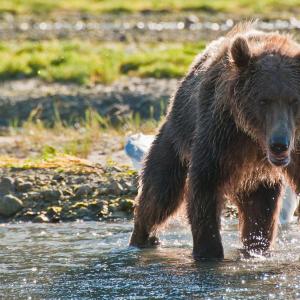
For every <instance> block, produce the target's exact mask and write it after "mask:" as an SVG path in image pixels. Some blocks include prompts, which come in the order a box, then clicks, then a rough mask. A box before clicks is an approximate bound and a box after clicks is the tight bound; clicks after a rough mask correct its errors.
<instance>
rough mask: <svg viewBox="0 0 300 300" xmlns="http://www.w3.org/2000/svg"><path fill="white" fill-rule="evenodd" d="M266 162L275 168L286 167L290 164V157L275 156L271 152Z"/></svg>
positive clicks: (286, 155) (284, 155)
mask: <svg viewBox="0 0 300 300" xmlns="http://www.w3.org/2000/svg"><path fill="white" fill-rule="evenodd" d="M268 160H269V162H270V163H271V164H272V165H274V166H276V167H286V166H287V165H288V164H289V163H290V156H289V154H288V153H285V154H280V155H276V154H274V153H272V152H269V153H268Z"/></svg>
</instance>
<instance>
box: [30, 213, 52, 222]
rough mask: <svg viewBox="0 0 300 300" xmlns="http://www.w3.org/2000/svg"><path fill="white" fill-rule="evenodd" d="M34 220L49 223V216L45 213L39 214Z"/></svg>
mask: <svg viewBox="0 0 300 300" xmlns="http://www.w3.org/2000/svg"><path fill="white" fill-rule="evenodd" d="M32 222H34V223H48V222H49V218H48V217H47V216H45V215H44V214H40V215H37V216H35V217H34V218H33V220H32Z"/></svg>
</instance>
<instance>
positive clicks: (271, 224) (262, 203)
mask: <svg viewBox="0 0 300 300" xmlns="http://www.w3.org/2000/svg"><path fill="white" fill-rule="evenodd" d="M282 190H283V187H282V183H281V182H278V183H276V184H274V185H270V184H268V183H260V184H259V186H258V187H257V188H256V190H255V191H252V192H243V193H239V194H238V195H237V200H238V202H237V204H238V209H239V219H240V229H241V236H242V242H243V244H244V248H245V250H246V251H247V252H257V253H264V252H266V251H267V250H268V249H269V248H270V246H271V245H272V242H273V240H274V238H275V236H276V232H277V225H278V218H279V212H280V200H281V197H282Z"/></svg>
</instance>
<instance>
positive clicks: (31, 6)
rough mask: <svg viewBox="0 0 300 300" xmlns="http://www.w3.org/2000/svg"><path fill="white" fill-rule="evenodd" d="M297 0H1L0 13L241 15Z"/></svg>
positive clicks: (295, 7)
mask: <svg viewBox="0 0 300 300" xmlns="http://www.w3.org/2000/svg"><path fill="white" fill-rule="evenodd" d="M299 6H300V1H299V0H256V1H253V0H239V1H229V0H164V1H161V0H131V1H129V0H127V1H126V0H123V1H122V0H101V1H100V0H55V1H53V0H26V1H25V0H1V1H0V12H1V11H2V12H12V13H16V14H49V13H53V14H54V13H57V12H88V13H92V14H95V13H107V12H113V13H119V12H141V11H146V10H151V11H169V12H178V11H195V10H196V11H203V12H209V13H213V12H217V11H219V12H225V13H237V12H238V13H239V14H243V15H247V14H248V15H252V14H257V13H258V14H264V15H265V14H271V13H274V12H275V13H281V12H282V11H284V10H286V11H290V12H297V11H298V12H299Z"/></svg>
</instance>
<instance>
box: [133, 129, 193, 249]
mask: <svg viewBox="0 0 300 300" xmlns="http://www.w3.org/2000/svg"><path fill="white" fill-rule="evenodd" d="M186 176H187V166H186V164H185V163H183V162H182V161H181V159H180V157H179V154H178V152H177V151H176V150H175V149H174V144H173V141H172V139H171V138H170V137H169V134H168V130H166V128H165V126H164V127H162V128H161V130H160V133H159V135H158V136H157V137H156V139H155V141H154V142H153V144H152V146H151V149H150V152H149V154H148V156H147V159H146V162H145V167H144V170H143V173H142V177H141V182H140V184H141V186H140V191H139V194H138V196H137V201H138V204H137V207H136V209H135V220H134V230H133V233H132V236H131V240H130V245H131V246H136V247H140V248H143V247H151V246H154V245H156V244H158V239H157V237H156V236H155V234H156V230H157V228H158V226H159V225H161V224H162V223H163V222H164V221H165V220H166V219H167V218H168V217H169V216H170V215H171V214H173V213H174V212H175V211H176V209H177V208H178V207H179V206H180V204H181V203H182V200H183V194H184V186H185V181H186Z"/></svg>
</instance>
